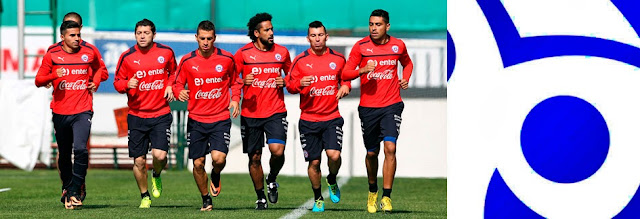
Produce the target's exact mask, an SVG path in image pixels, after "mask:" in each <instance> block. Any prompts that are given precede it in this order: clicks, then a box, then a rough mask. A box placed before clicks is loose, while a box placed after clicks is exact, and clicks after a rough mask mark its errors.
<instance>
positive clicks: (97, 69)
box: [87, 50, 106, 92]
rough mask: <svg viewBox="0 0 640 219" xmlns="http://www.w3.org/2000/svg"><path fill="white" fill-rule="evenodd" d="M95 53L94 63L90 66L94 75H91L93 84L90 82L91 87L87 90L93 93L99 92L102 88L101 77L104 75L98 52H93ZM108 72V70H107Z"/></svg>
mask: <svg viewBox="0 0 640 219" xmlns="http://www.w3.org/2000/svg"><path fill="white" fill-rule="evenodd" d="M92 51H93V61H92V62H91V65H90V66H89V67H90V68H91V70H92V71H91V73H92V74H93V75H90V78H91V82H89V85H88V86H87V89H88V90H90V91H91V92H96V91H97V90H98V87H99V86H100V82H101V80H100V79H101V77H102V76H101V75H102V66H101V64H100V59H101V58H100V55H99V53H98V52H97V51H96V50H92ZM105 71H106V70H105Z"/></svg>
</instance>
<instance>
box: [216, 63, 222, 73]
mask: <svg viewBox="0 0 640 219" xmlns="http://www.w3.org/2000/svg"><path fill="white" fill-rule="evenodd" d="M216 71H217V72H222V65H220V64H218V65H216Z"/></svg>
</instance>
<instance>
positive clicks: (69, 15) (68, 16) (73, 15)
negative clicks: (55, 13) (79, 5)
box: [62, 11, 82, 26]
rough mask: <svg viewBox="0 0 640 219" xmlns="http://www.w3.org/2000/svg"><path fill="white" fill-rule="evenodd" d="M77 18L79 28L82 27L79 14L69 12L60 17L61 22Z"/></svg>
mask: <svg viewBox="0 0 640 219" xmlns="http://www.w3.org/2000/svg"><path fill="white" fill-rule="evenodd" d="M72 17H74V18H77V19H78V24H80V26H82V16H80V14H78V13H76V12H73V11H72V12H69V13H67V14H65V15H64V17H62V20H63V21H64V20H67V18H72Z"/></svg>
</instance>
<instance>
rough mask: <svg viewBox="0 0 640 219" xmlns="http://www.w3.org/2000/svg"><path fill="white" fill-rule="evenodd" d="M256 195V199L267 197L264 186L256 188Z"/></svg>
mask: <svg viewBox="0 0 640 219" xmlns="http://www.w3.org/2000/svg"><path fill="white" fill-rule="evenodd" d="M256 195H257V196H258V199H266V198H267V196H265V195H264V188H261V189H256Z"/></svg>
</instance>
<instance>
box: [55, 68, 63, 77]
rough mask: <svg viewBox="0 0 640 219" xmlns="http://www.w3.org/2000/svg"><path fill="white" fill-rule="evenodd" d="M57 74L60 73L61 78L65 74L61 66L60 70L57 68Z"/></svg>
mask: <svg viewBox="0 0 640 219" xmlns="http://www.w3.org/2000/svg"><path fill="white" fill-rule="evenodd" d="M56 75H58V77H59V78H61V77H62V76H64V69H62V68H59V69H58V70H56Z"/></svg>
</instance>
